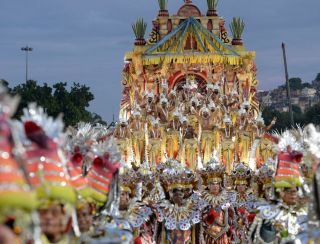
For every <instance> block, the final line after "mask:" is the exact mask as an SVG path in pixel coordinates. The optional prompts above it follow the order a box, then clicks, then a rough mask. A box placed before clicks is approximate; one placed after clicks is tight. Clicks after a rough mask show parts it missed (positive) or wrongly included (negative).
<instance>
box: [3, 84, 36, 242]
mask: <svg viewBox="0 0 320 244" xmlns="http://www.w3.org/2000/svg"><path fill="white" fill-rule="evenodd" d="M6 92H7V91H6V89H5V88H3V87H0V243H4V244H11V243H24V242H27V241H31V240H32V239H35V238H37V237H36V236H32V234H31V233H32V231H34V229H32V228H31V224H32V218H31V212H32V211H33V210H35V209H36V206H37V199H36V194H35V191H34V190H32V189H31V188H30V185H29V183H28V178H27V177H26V176H27V175H26V174H25V173H26V169H25V165H24V162H23V161H22V160H21V159H22V158H21V153H22V151H21V150H22V148H20V147H18V145H15V144H19V141H17V139H18V138H17V137H16V136H15V135H14V134H13V133H14V132H13V131H12V129H11V126H10V117H11V116H12V115H13V114H14V112H15V110H16V107H17V105H18V102H19V99H18V98H17V97H11V96H9V95H7V94H6ZM12 138H15V140H14V141H12ZM14 149H15V157H14Z"/></svg>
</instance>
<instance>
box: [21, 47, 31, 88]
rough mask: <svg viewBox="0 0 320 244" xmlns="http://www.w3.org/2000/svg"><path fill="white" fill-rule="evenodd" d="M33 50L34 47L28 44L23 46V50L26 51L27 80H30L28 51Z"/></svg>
mask: <svg viewBox="0 0 320 244" xmlns="http://www.w3.org/2000/svg"><path fill="white" fill-rule="evenodd" d="M32 50H33V48H32V47H28V46H25V47H22V48H21V51H24V52H26V82H27V81H28V53H29V52H31V51H32Z"/></svg>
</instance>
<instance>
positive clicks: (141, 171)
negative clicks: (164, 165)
mask: <svg viewBox="0 0 320 244" xmlns="http://www.w3.org/2000/svg"><path fill="white" fill-rule="evenodd" d="M136 176H137V180H138V181H139V182H143V184H144V185H146V184H150V183H152V184H153V183H154V182H155V174H154V173H153V172H152V171H151V168H150V166H149V164H148V163H147V162H144V163H143V164H141V165H140V167H139V168H138V169H137V171H136Z"/></svg>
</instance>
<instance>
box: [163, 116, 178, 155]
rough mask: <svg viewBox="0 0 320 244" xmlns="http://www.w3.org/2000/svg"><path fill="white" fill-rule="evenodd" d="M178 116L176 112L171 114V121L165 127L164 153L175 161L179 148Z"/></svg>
mask: <svg viewBox="0 0 320 244" xmlns="http://www.w3.org/2000/svg"><path fill="white" fill-rule="evenodd" d="M180 116H181V113H180V112H179V111H178V110H175V111H174V112H173V119H172V120H171V121H170V122H169V124H168V125H167V131H166V152H167V155H168V157H169V158H173V159H176V158H177V156H178V153H179V148H180V139H179V137H180V134H179V133H180V131H179V130H180V126H181V123H180Z"/></svg>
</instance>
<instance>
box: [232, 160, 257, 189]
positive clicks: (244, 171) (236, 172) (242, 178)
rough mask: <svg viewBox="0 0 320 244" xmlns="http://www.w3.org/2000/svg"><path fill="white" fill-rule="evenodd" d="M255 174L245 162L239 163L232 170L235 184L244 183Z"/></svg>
mask: <svg viewBox="0 0 320 244" xmlns="http://www.w3.org/2000/svg"><path fill="white" fill-rule="evenodd" d="M252 176H253V172H252V170H251V169H250V168H249V167H248V166H247V165H245V164H244V163H238V164H237V165H236V166H235V167H234V169H233V170H232V172H231V177H232V179H233V181H234V184H236V185H237V184H244V183H248V181H249V180H250V179H251V177H252Z"/></svg>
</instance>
